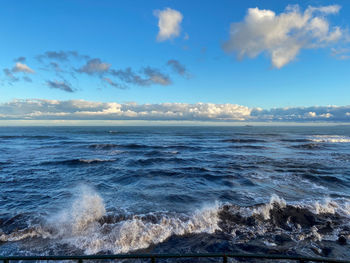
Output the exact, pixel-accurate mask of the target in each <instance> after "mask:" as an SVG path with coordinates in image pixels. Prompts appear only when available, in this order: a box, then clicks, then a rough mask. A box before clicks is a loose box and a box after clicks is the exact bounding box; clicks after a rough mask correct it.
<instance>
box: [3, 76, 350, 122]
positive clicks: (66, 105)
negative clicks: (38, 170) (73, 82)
mask: <svg viewBox="0 0 350 263" xmlns="http://www.w3.org/2000/svg"><path fill="white" fill-rule="evenodd" d="M60 84H62V83H59V82H53V86H60V87H61V85H60ZM60 87H58V88H60ZM0 116H1V117H0V119H6V120H10V119H33V120H40V119H41V120H45V119H63V120H177V121H215V122H217V121H232V122H235V121H248V122H300V123H303V122H346V123H350V106H342V107H339V106H324V107H293V108H276V109H270V110H263V109H260V108H249V107H246V106H242V105H237V104H214V103H193V104H188V103H160V104H137V103H118V102H91V101H85V100H68V101H59V100H44V99H27V100H14V101H11V102H7V103H1V104H0Z"/></svg>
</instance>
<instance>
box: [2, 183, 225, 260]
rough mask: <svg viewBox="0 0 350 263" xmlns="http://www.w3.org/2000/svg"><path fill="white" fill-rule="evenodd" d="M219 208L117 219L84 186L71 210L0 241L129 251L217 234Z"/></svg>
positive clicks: (96, 196) (100, 199) (114, 251)
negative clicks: (42, 241)
mask: <svg viewBox="0 0 350 263" xmlns="http://www.w3.org/2000/svg"><path fill="white" fill-rule="evenodd" d="M217 209H218V208H217V206H213V207H206V208H203V209H200V210H197V211H195V212H194V213H193V214H191V215H185V214H172V213H150V214H146V215H134V216H126V217H116V218H114V217H111V216H108V215H107V214H106V209H105V206H104V202H103V199H102V198H101V197H100V196H99V195H98V194H97V193H96V192H94V191H93V190H92V189H89V188H87V187H83V188H82V192H81V194H80V196H79V197H78V198H77V199H76V200H75V201H73V203H72V205H71V207H70V208H69V209H67V210H64V211H61V212H60V213H59V214H57V215H55V216H53V217H51V218H49V219H48V220H47V221H46V222H45V223H43V224H42V225H37V226H32V227H29V228H28V229H23V230H17V231H14V232H13V233H10V234H4V233H3V234H1V233H0V241H2V242H9V241H19V240H22V239H27V238H33V237H41V238H50V239H59V240H60V242H63V243H68V244H71V245H73V246H76V247H79V248H80V249H82V250H84V251H85V253H87V254H94V253H98V252H100V251H111V252H113V253H126V252H129V251H133V250H138V249H142V248H146V247H148V246H150V245H152V244H157V243H160V242H163V241H165V240H166V239H167V238H169V237H170V236H172V235H186V234H190V233H202V232H206V233H214V232H215V230H217V229H218V224H217V222H218V217H217Z"/></svg>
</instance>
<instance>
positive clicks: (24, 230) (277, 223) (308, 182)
mask: <svg viewBox="0 0 350 263" xmlns="http://www.w3.org/2000/svg"><path fill="white" fill-rule="evenodd" d="M349 219H350V127H349V126H332V127H2V128H0V254H1V255H62V254H96V253H133V252H150V253H184V252H240V253H276V254H287V255H305V256H325V257H336V258H349V257H350V245H349V244H350V220H349Z"/></svg>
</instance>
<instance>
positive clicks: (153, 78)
mask: <svg viewBox="0 0 350 263" xmlns="http://www.w3.org/2000/svg"><path fill="white" fill-rule="evenodd" d="M110 73H111V74H112V75H113V76H115V77H118V78H119V79H120V80H122V81H124V82H126V83H129V84H135V85H138V86H150V85H153V84H159V85H163V86H166V85H170V84H171V80H170V77H169V76H168V75H166V74H165V73H162V72H161V71H160V70H158V69H155V68H151V67H146V68H144V69H142V70H141V73H142V74H143V76H142V75H140V74H137V73H135V72H134V71H133V70H132V69H131V68H126V69H119V70H113V69H112V70H111V72H110Z"/></svg>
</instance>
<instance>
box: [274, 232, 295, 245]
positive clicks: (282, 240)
mask: <svg viewBox="0 0 350 263" xmlns="http://www.w3.org/2000/svg"><path fill="white" fill-rule="evenodd" d="M290 241H292V239H291V237H290V236H289V235H287V234H281V235H276V236H275V242H276V243H278V244H284V243H286V242H290Z"/></svg>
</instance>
